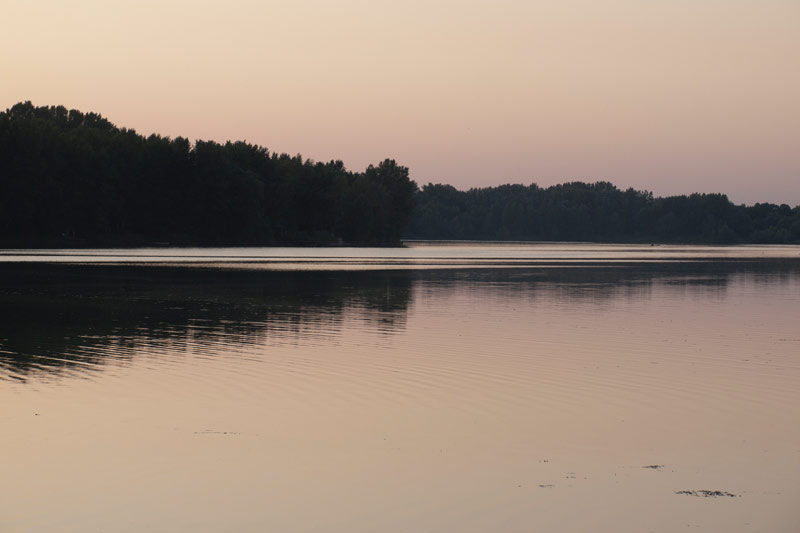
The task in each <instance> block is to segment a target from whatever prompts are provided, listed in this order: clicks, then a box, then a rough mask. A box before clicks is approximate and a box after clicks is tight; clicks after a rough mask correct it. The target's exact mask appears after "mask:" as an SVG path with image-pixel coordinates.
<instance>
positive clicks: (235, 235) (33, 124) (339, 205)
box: [0, 102, 417, 247]
mask: <svg viewBox="0 0 800 533" xmlns="http://www.w3.org/2000/svg"><path fill="white" fill-rule="evenodd" d="M416 191H417V186H416V184H415V183H414V182H413V181H411V180H410V179H409V177H408V169H407V168H405V167H403V166H400V165H398V164H396V163H395V161H393V160H390V159H387V160H385V161H383V162H382V163H380V164H378V165H377V166H372V165H370V166H369V167H368V168H367V169H366V171H364V172H351V171H349V170H347V169H345V167H344V165H343V164H342V162H341V161H331V162H329V163H315V162H313V161H310V160H307V159H303V158H302V157H301V156H300V155H297V156H289V155H287V154H276V153H270V152H269V151H268V150H267V149H266V148H263V147H260V146H256V145H252V144H248V143H246V142H228V143H225V144H220V143H216V142H212V141H197V142H196V143H194V144H192V143H190V142H189V141H188V140H187V139H184V138H182V137H177V138H175V139H170V138H168V137H162V136H159V135H150V136H149V137H144V136H142V135H140V134H138V133H136V131H134V130H132V129H126V128H118V127H116V126H115V125H114V124H112V123H111V122H109V121H108V120H106V119H105V118H103V117H102V116H100V115H98V114H96V113H82V112H80V111H77V110H68V109H66V108H64V107H63V106H58V107H52V106H51V107H35V106H33V105H32V104H31V103H30V102H24V103H19V104H17V105H15V106H14V107H12V108H10V109H8V110H6V111H5V112H2V113H0V245H4V246H22V247H36V246H61V245H75V246H82V245H87V246H95V245H105V246H128V245H147V244H154V243H164V244H166V243H169V244H172V245H278V244H293V245H303V244H334V243H340V242H342V243H349V244H357V245H365V244H381V245H387V244H389V245H391V244H397V243H399V242H400V237H401V234H402V232H403V230H404V229H405V228H406V226H407V223H408V220H409V218H410V216H411V210H412V207H413V201H414V195H415V192H416Z"/></svg>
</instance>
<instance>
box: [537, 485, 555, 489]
mask: <svg viewBox="0 0 800 533" xmlns="http://www.w3.org/2000/svg"><path fill="white" fill-rule="evenodd" d="M539 487H540V488H543V489H552V488H553V487H555V485H539Z"/></svg>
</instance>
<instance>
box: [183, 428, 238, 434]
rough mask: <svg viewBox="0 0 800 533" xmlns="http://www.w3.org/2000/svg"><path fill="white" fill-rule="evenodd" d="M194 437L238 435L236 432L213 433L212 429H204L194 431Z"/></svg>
mask: <svg viewBox="0 0 800 533" xmlns="http://www.w3.org/2000/svg"><path fill="white" fill-rule="evenodd" d="M194 434H195V435H240V433H239V432H238V431H214V430H212V429H206V430H204V431H195V432H194Z"/></svg>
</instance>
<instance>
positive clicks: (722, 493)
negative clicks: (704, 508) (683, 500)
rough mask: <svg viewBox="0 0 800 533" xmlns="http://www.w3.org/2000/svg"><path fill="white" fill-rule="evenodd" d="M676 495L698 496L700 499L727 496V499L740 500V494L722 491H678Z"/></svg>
mask: <svg viewBox="0 0 800 533" xmlns="http://www.w3.org/2000/svg"><path fill="white" fill-rule="evenodd" d="M675 494H685V495H687V496H696V497H698V498H719V497H721V496H725V497H727V498H738V497H739V495H738V494H731V493H730V492H725V491H722V490H676V491H675Z"/></svg>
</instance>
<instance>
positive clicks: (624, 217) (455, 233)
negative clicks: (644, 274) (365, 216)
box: [405, 181, 800, 244]
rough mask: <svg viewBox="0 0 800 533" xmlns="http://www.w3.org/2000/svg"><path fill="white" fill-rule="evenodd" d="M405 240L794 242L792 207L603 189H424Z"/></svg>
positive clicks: (796, 228) (799, 234) (799, 224)
mask: <svg viewBox="0 0 800 533" xmlns="http://www.w3.org/2000/svg"><path fill="white" fill-rule="evenodd" d="M405 235H406V237H407V238H412V239H479V240H534V241H594V242H675V243H718V244H733V243H800V207H795V208H794V209H792V208H790V207H789V206H788V205H785V204H783V205H774V204H755V205H753V206H744V205H735V204H733V203H732V202H731V201H730V200H728V197H727V196H725V195H724V194H697V193H695V194H690V195H688V196H685V195H683V196H670V197H666V198H654V197H653V194H652V193H650V192H648V191H637V190H634V189H627V190H624V191H623V190H620V189H618V188H617V187H615V186H614V185H612V184H611V183H608V182H605V181H600V182H597V183H591V184H588V183H582V182H572V183H564V184H561V185H554V186H552V187H548V188H541V187H539V186H537V185H536V184H532V185H529V186H525V185H501V186H499V187H488V188H479V189H470V190H468V191H459V190H457V189H455V188H454V187H452V186H450V185H441V184H438V185H434V184H428V185H425V186H424V187H422V190H421V191H420V192H419V193H418V194H417V206H416V209H415V211H414V215H413V217H412V219H411V222H410V224H409V228H408V230H407V232H406V234H405Z"/></svg>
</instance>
